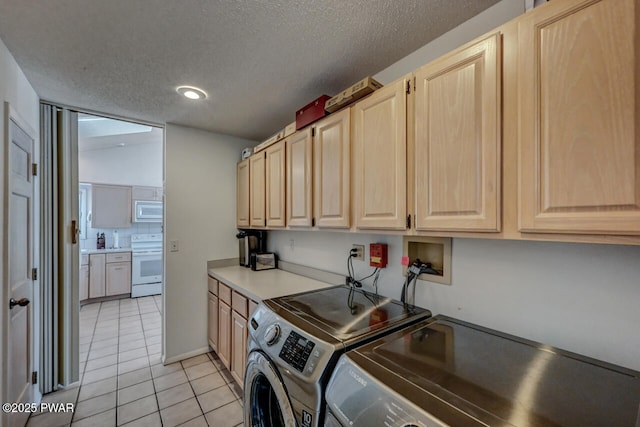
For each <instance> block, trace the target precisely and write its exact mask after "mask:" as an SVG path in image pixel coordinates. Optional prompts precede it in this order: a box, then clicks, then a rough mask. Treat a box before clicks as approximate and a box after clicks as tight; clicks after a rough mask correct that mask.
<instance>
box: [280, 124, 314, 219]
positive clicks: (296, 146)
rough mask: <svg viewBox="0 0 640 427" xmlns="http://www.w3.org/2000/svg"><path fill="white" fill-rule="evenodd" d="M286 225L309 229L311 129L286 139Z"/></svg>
mask: <svg viewBox="0 0 640 427" xmlns="http://www.w3.org/2000/svg"><path fill="white" fill-rule="evenodd" d="M286 144H287V155H286V157H287V179H286V182H287V225H288V226H289V227H311V225H312V218H313V211H312V210H311V208H312V203H311V201H312V199H313V193H312V191H313V188H312V186H311V177H312V175H311V173H312V164H311V162H312V159H313V153H312V149H313V145H312V136H311V128H307V129H306V130H302V131H300V132H296V133H295V134H293V135H291V136H290V137H289V138H287V142H286Z"/></svg>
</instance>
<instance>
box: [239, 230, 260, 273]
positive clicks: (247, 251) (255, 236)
mask: <svg viewBox="0 0 640 427" xmlns="http://www.w3.org/2000/svg"><path fill="white" fill-rule="evenodd" d="M236 237H237V238H238V258H239V259H240V265H242V266H245V267H251V262H250V261H251V254H253V253H259V252H266V251H267V232H266V231H262V230H238V234H236Z"/></svg>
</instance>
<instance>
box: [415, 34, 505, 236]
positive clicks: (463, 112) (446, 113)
mask: <svg viewBox="0 0 640 427" xmlns="http://www.w3.org/2000/svg"><path fill="white" fill-rule="evenodd" d="M499 49H500V35H499V34H494V35H492V36H490V37H488V38H485V39H483V40H480V41H478V42H477V43H475V44H473V45H471V46H469V47H466V48H464V49H462V50H460V51H458V52H456V53H454V54H452V55H448V56H446V57H444V58H442V59H439V60H436V61H434V62H432V63H430V64H428V65H426V66H424V67H422V68H420V69H419V70H418V71H417V72H416V88H415V129H416V134H415V156H414V163H413V168H414V171H415V196H414V198H415V205H416V206H415V214H416V218H415V223H416V225H415V227H416V229H417V230H454V231H455V230H462V231H499V230H500V221H499V219H500V166H501V164H500V146H501V144H500V135H501V131H500V126H501V125H500V123H501V121H500V112H501V109H500V100H501V90H500V88H501V80H500V79H501V77H500V76H501V73H500V69H501V67H500V57H501V56H500V51H499Z"/></svg>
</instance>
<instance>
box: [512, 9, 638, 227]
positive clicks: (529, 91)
mask: <svg viewBox="0 0 640 427" xmlns="http://www.w3.org/2000/svg"><path fill="white" fill-rule="evenodd" d="M639 9H640V4H639V3H638V1H637V0H601V1H586V0H581V1H578V0H573V1H564V2H551V3H549V4H548V5H545V6H544V7H540V8H539V9H535V10H534V11H532V12H531V13H529V14H527V15H525V16H524V17H523V19H522V20H521V21H520V23H519V25H518V40H519V52H518V76H519V81H518V100H519V102H520V105H519V107H520V109H519V111H518V114H519V124H520V129H519V133H518V134H519V138H520V140H519V149H520V152H519V168H518V173H519V203H520V205H519V208H520V211H519V212H520V218H519V219H520V224H519V228H520V230H521V231H538V232H540V231H541V232H551V233H554V232H561V233H562V232H565V233H566V232H574V233H589V234H596V233H601V234H640V127H638V117H639V116H638V111H640V61H639V58H640V51H639V50H638V47H639V46H638V43H639V42H638V40H637V39H638V33H639V32H640V27H639V25H640V24H639V21H638V16H640V10H639Z"/></svg>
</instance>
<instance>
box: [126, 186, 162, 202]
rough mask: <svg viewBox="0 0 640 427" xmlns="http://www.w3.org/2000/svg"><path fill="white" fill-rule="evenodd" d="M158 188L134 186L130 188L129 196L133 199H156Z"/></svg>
mask: <svg viewBox="0 0 640 427" xmlns="http://www.w3.org/2000/svg"><path fill="white" fill-rule="evenodd" d="M157 194H158V190H157V188H156V187H141V186H134V187H133V188H132V189H131V198H132V199H133V200H156V199H157Z"/></svg>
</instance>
